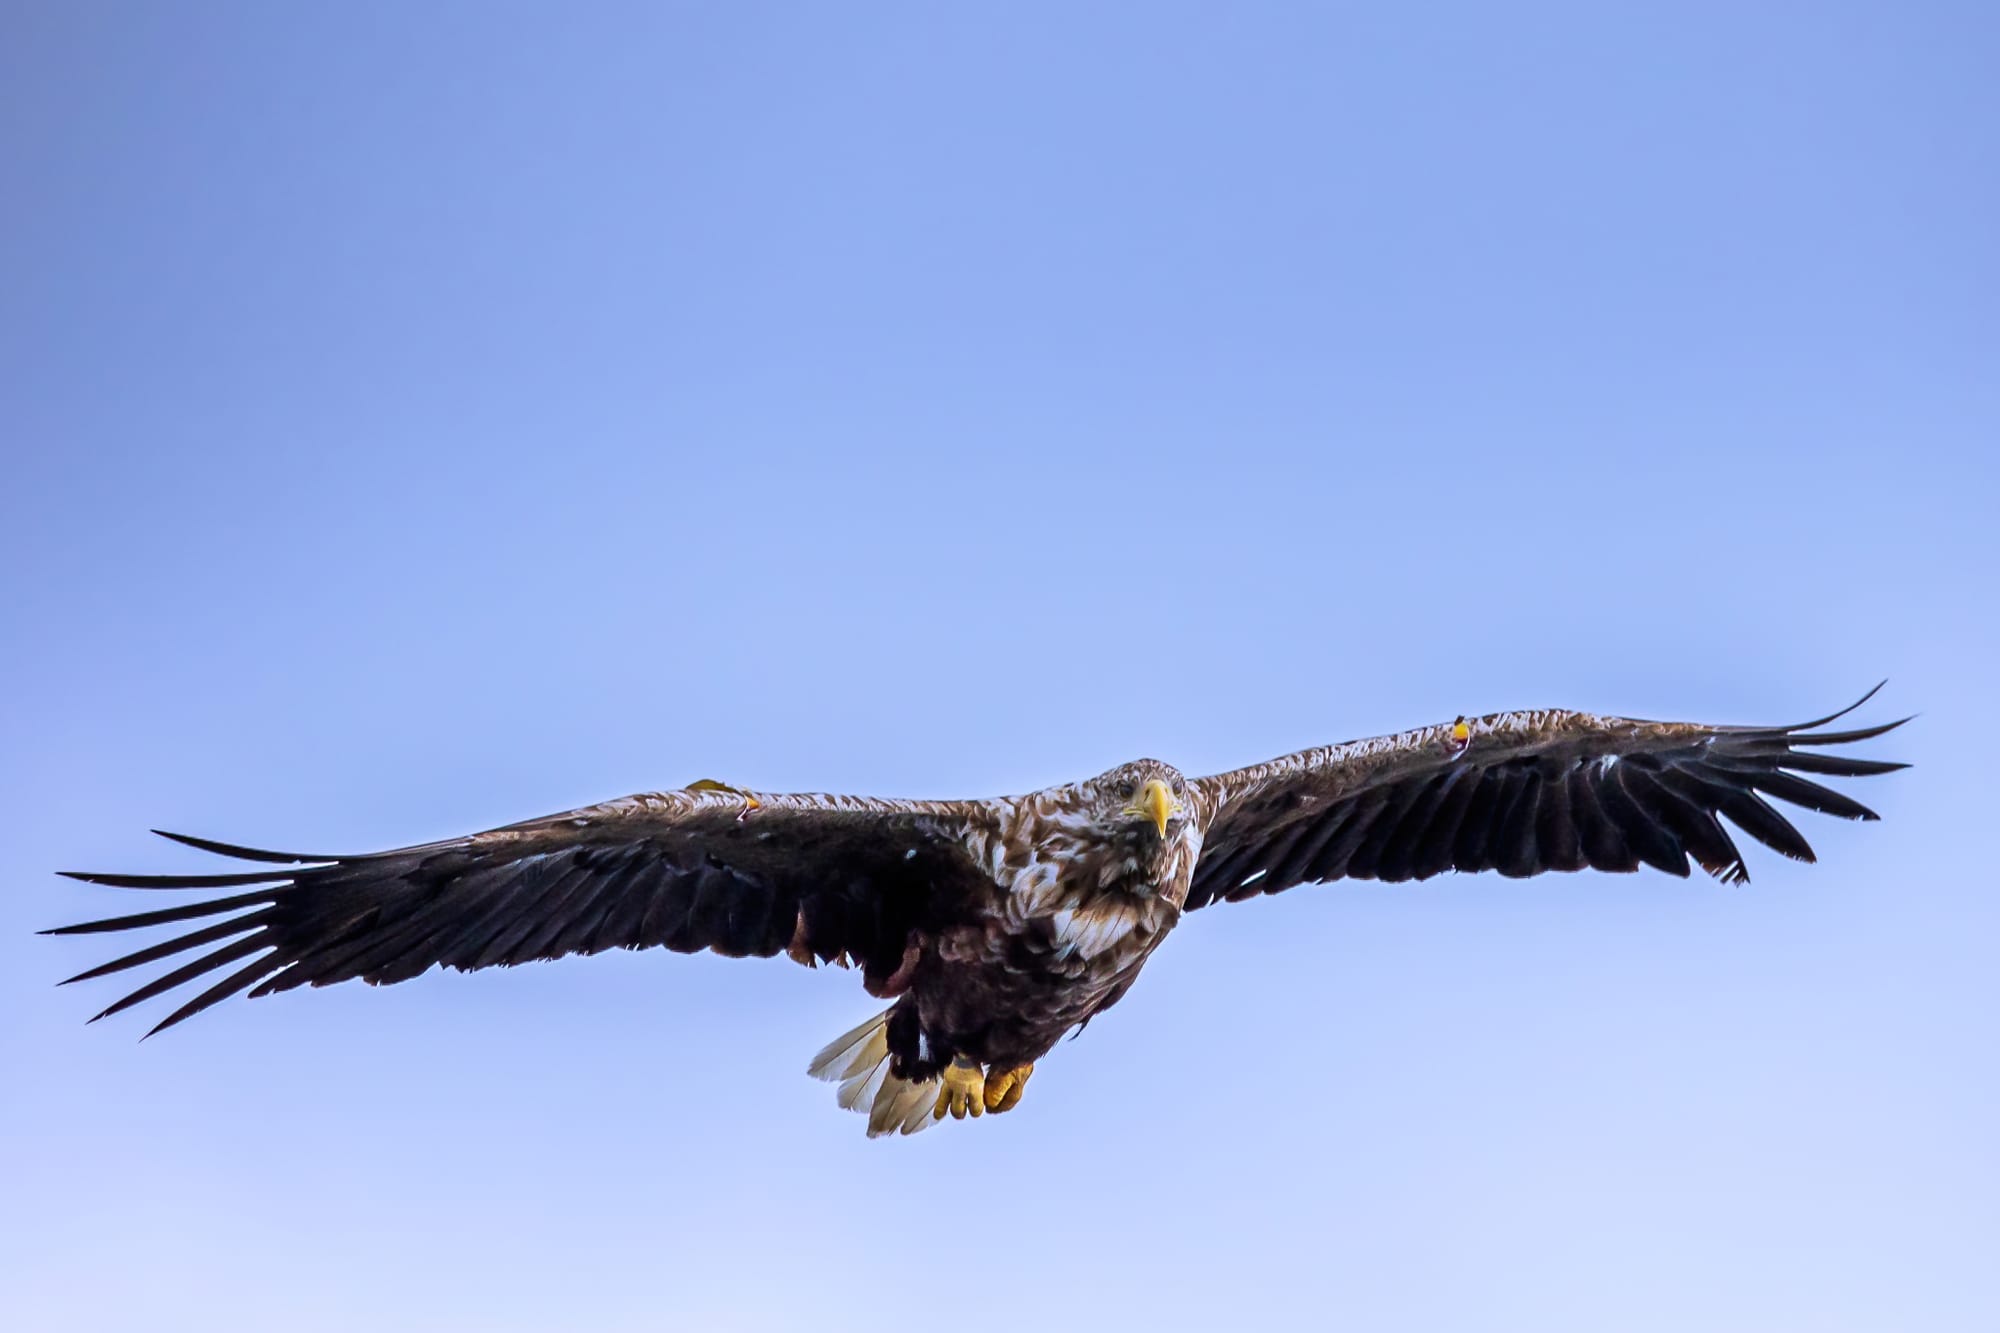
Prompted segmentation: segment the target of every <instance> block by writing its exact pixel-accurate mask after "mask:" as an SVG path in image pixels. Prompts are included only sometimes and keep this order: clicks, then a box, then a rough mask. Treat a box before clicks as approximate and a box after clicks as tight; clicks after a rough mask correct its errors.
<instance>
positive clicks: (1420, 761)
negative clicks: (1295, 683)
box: [1187, 685, 1908, 910]
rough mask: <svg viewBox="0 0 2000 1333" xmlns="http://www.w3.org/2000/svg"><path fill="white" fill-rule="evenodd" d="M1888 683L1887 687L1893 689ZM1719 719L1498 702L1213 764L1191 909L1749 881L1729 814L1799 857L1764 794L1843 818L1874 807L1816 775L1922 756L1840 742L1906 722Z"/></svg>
mask: <svg viewBox="0 0 2000 1333" xmlns="http://www.w3.org/2000/svg"><path fill="white" fill-rule="evenodd" d="M1880 688H1881V686H1879V685H1878V686H1876V687H1875V689H1877V690H1879V689H1880ZM1874 694H1875V690H1870V691H1869V692H1868V693H1867V694H1866V695H1863V696H1862V697H1861V699H1860V700H1858V701H1856V702H1855V703H1854V704H1852V705H1850V706H1849V707H1847V708H1844V709H1842V710H1841V711H1840V712H1838V713H1834V714H1831V715H1830V716H1827V717H1823V718H1818V719H1815V720H1814V721H1811V722H1804V723H1800V724H1798V725H1796V726H1789V727H1717V726H1704V725H1701V724H1698V723H1691V722H1645V721H1639V720H1636V719H1633V718H1623V717H1598V716H1595V715H1593V714H1590V713H1572V712H1564V711H1560V710H1540V711H1534V712H1520V713H1495V714H1492V715H1491V716H1488V717H1482V718H1460V719H1459V720H1458V721H1456V722H1450V723H1444V724H1442V725H1439V726H1434V727H1424V728H1421V729H1420V730H1417V731H1406V732H1403V733H1401V734H1399V735H1395V736H1381V737H1377V738H1375V739H1373V740H1365V741H1350V742H1348V743H1347V744H1345V745H1334V746H1327V747H1323V748H1321V749H1316V750H1303V751H1301V752H1299V753H1298V754H1294V755H1287V756H1285V757H1284V758H1282V759H1273V760H1271V761H1270V762H1269V763H1265V764H1257V765H1255V766H1253V767H1250V768H1240V769H1237V770H1235V771H1234V772H1231V773H1222V774H1218V775H1217V776H1215V777H1211V778H1203V779H1201V780H1200V781H1199V782H1198V783H1197V784H1196V788H1197V792H1198V795H1199V798H1200V799H1201V800H1202V801H1203V802H1204V803H1205V804H1206V806H1207V808H1208V809H1209V810H1211V811H1213V815H1212V818H1211V820H1210V823H1209V828H1208V834H1207V837H1206V839H1205V840H1204V842H1203V844H1202V857H1201V860H1200V862H1199V863H1198V864H1197V865H1196V867H1195V874H1194V884H1193V887H1192V888H1191V890H1190V891H1189V894H1188V900H1187V907H1188V909H1190V910H1192V909H1194V908H1197V907H1203V906H1206V905H1207V904H1209V903H1211V902H1214V901H1215V900H1216V899H1218V898H1226V899H1228V900H1230V901H1232V902H1235V901H1240V900H1242V899H1244V898H1251V897H1255V896H1256V895H1258V894H1260V893H1277V892H1280V891H1282V890H1284V889H1288V888H1291V887H1292V886H1293V885H1295V884H1305V883H1311V882H1315V881H1323V880H1332V879H1342V878H1349V879H1381V880H1406V879H1428V878H1429V877H1431V876H1432V875H1437V874H1441V873H1442V872H1444V871H1447V870H1464V871H1472V870H1497V871H1499V872H1500V873H1501V874H1503V875H1513V876H1525V875H1538V874H1540V873H1542V872H1543V871H1545V870H1582V869H1584V868H1585V867H1590V868H1592V869H1596V870H1636V869H1638V868H1639V866H1640V865H1641V864H1642V863H1643V864H1645V865H1650V866H1654V867H1656V868H1658V869H1660V870H1664V871H1666V872H1667V873H1669V874H1673V875H1683V876H1684V875H1686V874H1687V873H1688V857H1690V856H1692V857H1694V859H1695V860H1696V861H1698V862H1700V863H1701V866H1702V868H1703V869H1704V870H1707V871H1708V872H1709V873H1710V874H1712V875H1716V876H1718V877H1720V878H1722V879H1725V880H1728V881H1731V882H1736V883H1741V882H1746V881H1747V880H1748V879H1749V874H1748V872H1747V871H1746V870H1745V869H1744V866H1743V857H1742V854H1741V853H1740V852H1738V851H1737V849H1736V844H1735V842H1734V841H1733V840H1732V839H1731V838H1730V836H1729V833H1728V831H1727V830H1726V829H1724V827H1723V825H1722V823H1721V821H1720V820H1719V819H1718V818H1717V815H1724V816H1727V817H1728V819H1729V820H1730V822H1731V823H1733V824H1735V825H1736V827H1738V828H1739V829H1741V830H1743V831H1744V832H1746V833H1748V834H1749V835H1750V836H1751V837H1753V838H1755V839H1757V841H1759V842H1761V843H1763V844H1764V845H1765V846H1767V847H1772V848H1775V849H1776V850H1777V851H1779V852H1782V853H1784V854H1785V855H1786V856H1789V857H1792V858H1793V859H1795V860H1800V861H1810V860H1812V859H1813V852H1812V848H1811V847H1810V846H1808V845H1807V843H1806V840H1805V839H1804V838H1803V837H1801V836H1800V835H1799V831H1798V830H1797V829H1795V828H1793V827H1792V825H1791V823H1790V822H1789V821H1787V820H1786V819H1785V817H1784V816H1783V815H1781V814H1779V813H1778V811H1777V810H1776V809H1774V808H1773V807H1772V806H1771V804H1770V803H1769V802H1768V801H1766V800H1765V799H1764V798H1765V797H1767V796H1771V797H1776V798H1778V799H1779V800H1782V801H1787V802H1790V803H1791V804H1793V805H1800V806H1804V807H1805V808H1807V809H1809V810H1818V811H1820V812H1822V813H1824V814H1830V815H1838V816H1840V817H1841V818H1843V819H1874V818H1875V817H1876V816H1875V812H1874V811H1872V810H1870V809H1868V808H1867V807H1866V806H1863V805H1859V804H1857V803H1856V802H1854V801H1852V800H1849V799H1848V798H1847V797H1845V796H1842V795H1841V794H1840V793H1838V792H1835V791H1830V790H1828V789H1827V788H1825V787H1823V786H1820V785H1819V784H1818V783H1816V782H1810V781H1808V780H1807V779H1805V778H1803V777H1800V776H1799V775H1800V774H1801V773H1811V774H1816V775H1829V776H1834V777H1861V776H1864V775H1867V774H1871V773H1887V772H1890V771H1892V770H1894V769H1898V768H1904V767H1907V765H1904V764H1895V763H1885V762H1883V761H1880V760H1874V759H1856V758H1852V757H1850V756H1848V755H1844V754H1833V753H1827V752H1825V749H1824V747H1827V746H1835V745H1844V744H1847V743H1849V742H1851V741H1861V740H1866V739H1868V738H1869V737H1871V736H1879V735H1881V734H1882V733H1883V732H1885V731H1889V730H1891V729H1893V728H1895V727H1899V726H1901V725H1902V723H1903V722H1904V721H1908V719H1907V718H1905V719H1902V720H1900V721H1896V722H1889V723H1885V724H1883V725H1881V726H1874V727H1864V728H1861V729H1859V730H1854V731H1823V730H1816V728H1821V727H1824V726H1825V725H1826V724H1827V723H1829V722H1832V721H1833V720H1834V719H1836V718H1839V717H1842V716H1845V715H1846V714H1847V713H1849V712H1852V711H1853V710H1854V709H1855V708H1858V707H1860V706H1861V704H1863V703H1866V702H1867V701H1868V700H1869V699H1870V698H1872V697H1873V696H1874Z"/></svg>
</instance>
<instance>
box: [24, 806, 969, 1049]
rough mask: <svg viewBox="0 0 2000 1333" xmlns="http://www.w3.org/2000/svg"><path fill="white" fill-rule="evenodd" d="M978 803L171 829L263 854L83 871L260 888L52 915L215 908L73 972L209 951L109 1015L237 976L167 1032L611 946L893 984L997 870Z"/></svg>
mask: <svg viewBox="0 0 2000 1333" xmlns="http://www.w3.org/2000/svg"><path fill="white" fill-rule="evenodd" d="M981 817H982V808H981V807H980V806H979V805H978V804H977V803H973V802H914V801H912V802H903V801H881V800H869V799H864V798H858V797H840V796H771V795H758V796H757V797H756V798H755V805H754V807H753V805H752V804H751V802H750V801H749V800H746V798H745V794H743V793H737V792H733V791H729V790H728V789H712V790H701V791H688V792H664V793H655V794H651V795H645V796H635V797H629V798H626V799H624V800H620V801H612V802H608V803H606V804H604V805H600V806H592V807H589V808H587V809H583V810H576V811H571V812H569V813H567V814H563V815H554V816H551V817H549V818H547V819H540V820H534V821H530V822H528V823H525V824H516V825H511V826H509V827H507V828H504V829H495V830H492V831H490V832H487V833H480V834H474V835H472V836H471V837H466V838H456V839H451V840H448V841H445V842H438V843H431V844H428V845H425V846H422V847H410V848H404V849H402V850H399V851H392V852H380V853H375V854H372V855H367V856H302V855H301V856H293V855H289V854H286V853H281V852H269V851H263V850H260V849H256V848H248V847H236V846H231V845H229V844H227V843H217V842H210V841H208V840H206V839H200V838H190V837H186V836H184V835H176V834H166V835H164V836H167V837H171V838H174V839H175V840H176V841H179V842H185V843H188V844H190V845H191V846H195V847H198V848H201V849H203V850H206V851H211V852H216V853H219V854H221V855H224V856H230V857H234V858H236V859H237V860H240V861H253V862H258V863H261V864H262V865H263V866H264V867H265V868H263V869H259V870H254V871H247V872H241V873H235V874H221V875H99V874H78V873H72V874H71V878H74V879H80V880H84V881H86V882H88V883H93V884H106V885H113V886H118V887H123V888H134V889H220V888H244V887H246V886H252V885H254V886H256V887H254V888H250V889H249V891H248V892H240V893H231V894H227V895H224V896H221V897H207V898H203V899H202V900H200V901H197V902H192V903H184V904H181V905H179V906H175V907H168V908H164V909H161V910H157V911H148V912H140V913H137V914H135V915H130V916H120V917H112V918H110V919H108V920H103V921H90V922H85V923H83V924H81V925H75V926H64V927H60V928H58V929H56V930H51V931H47V932H44V933H46V934H51V935H74V934H89V933H93V932H99V931H125V930H135V929H140V928H143V927H149V926H161V925H171V924H176V923H180V922H198V923H200V924H199V925H198V927H197V928H196V929H194V930H191V931H189V932H187V933H185V934H181V935H176V936H174V937H173V938H171V939H167V940H164V941H162V942H160V943H157V944H153V945H150V946H148V947H147V948H143V949H140V950H138V951H137V952H134V953H130V954H126V955H125V956H123V957H121V958H117V959H114V960H113V961H111V962H108V963H105V964H103V965H101V966H98V967H94V968H91V969H90V970H89V971H87V972H84V973H82V974H80V975H78V976H75V977H72V978H70V980H71V981H83V980H87V979H89V978H92V977H100V976H104V975H107V974H109V973H113V972H122V971H124V970H126V969H128V968H133V967H141V966H144V965H145V964H148V963H155V962H160V961H163V960H165V959H169V958H173V957H176V956H178V955H182V954H188V953H191V952H192V953H193V957H192V959H191V961H188V962H186V963H185V964H183V965H182V966H180V967H177V968H175V969H173V970H171V971H169V972H167V973H165V974H164V975H162V976H160V977H158V978H156V979H154V980H153V981H151V982H149V983H147V984H146V985H144V986H141V987H140V988H139V989H138V990H136V991H133V992H132V993H131V994H129V995H127V996H125V997H123V998H122V999H120V1000H119V1001H118V1002H117V1003H115V1004H113V1005H112V1006H111V1007H109V1008H108V1009H106V1010H104V1011H103V1013H100V1014H99V1015H97V1017H98V1018H103V1017H105V1016H106V1015H109V1014H115V1013H117V1012H119V1011H120V1010H122V1009H126V1008H129V1007H130V1006H132V1005H135V1004H138V1003H141V1002H142V1001H145V1000H149V999H151V998H153V997H154V996H156V995H162V994H165V993H167V992H169V991H172V990H176V989H177V988H180V987H182V986H187V985H189V984H191V983H193V982H196V981H197V980H204V981H205V980H207V979H208V978H209V977H210V976H211V974H219V975H220V980H217V981H215V982H213V983H212V984H210V985H209V986H208V987H207V988H206V989H203V990H201V991H199V992H198V993H196V994H194V995H193V996H192V997H191V998H189V999H188V1000H187V1001H186V1002H185V1003H184V1004H182V1005H181V1006H180V1007H179V1008H178V1009H176V1010H174V1012H172V1013H171V1014H169V1015H168V1016H167V1017H166V1018H165V1019H164V1020H163V1021H162V1022H160V1023H159V1024H158V1025H157V1026H156V1027H155V1028H154V1029H153V1031H154V1032H157V1031H159V1030H161V1029H162V1028H167V1027H172V1026H173V1025H174V1024H175V1023H178V1022H180V1021H181V1020H182V1019H185V1018H187V1017H189V1016H191V1015H193V1014H196V1013H198V1012H200V1011H201V1010H203V1009H205V1008H207V1007H208V1006H210V1005H212V1004H214V1003H216V1002H217V1001H219V1000H222V999H225V998H227V997H228V996H231V995H234V994H236V993H238V992H240V991H244V990H248V991H249V992H250V994H251V995H253V996H256V995H265V994H269V993H271V992H273V991H281V990H290V989H292V988H293V987H296V986H304V985H314V986H324V985H327V984H329V983H332V982H336V981H346V980H349V979H352V978H355V977H359V978H361V979H363V980H365V981H369V982H373V983H378V984H386V983H389V982H396V981H404V980H407V979H409V978H411V977H414V976H417V975H418V974H419V973H422V972H424V971H426V970H428V969H429V968H431V967H433V966H437V965H442V966H445V967H455V968H459V969H462V970H470V969H473V968H480V967H506V966H511V965H513V964H515V963H524V962H528V961H530V960H532V959H541V958H559V957H562V956H564V955H567V954H591V953H598V952H600V951H602V950H605V949H612V948H624V949H643V948H649V947H653V946H660V947H664V948H667V949H672V950H676V951H679V952H682V953H693V952H697V951H700V950H704V949H709V950H714V951H715V952H717V953H720V954H726V955H729V956H732V957H741V956H746V955H755V956H758V957H769V956H770V955H773V954H776V953H779V952H781V951H784V952H789V953H790V954H791V955H792V956H793V957H795V958H797V959H798V960H799V961H800V962H809V961H813V960H818V961H832V960H835V959H843V960H846V959H852V960H853V961H855V962H857V963H859V964H860V965H861V967H862V968H863V970H864V976H865V978H866V979H867V980H868V981H869V982H870V983H871V984H873V985H880V984H882V983H883V982H884V981H886V980H887V978H888V977H889V976H890V974H891V973H893V972H894V971H895V969H896V968H897V966H898V965H899V964H900V963H901V961H902V957H903V950H904V947H905V944H906V941H907V939H908V937H909V934H910V932H911V931H912V930H913V929H923V928H930V927H934V926H935V925H937V924H938V923H939V922H940V921H943V920H949V919H951V918H953V917H954V916H955V915H956V914H957V913H960V912H962V911H964V910H967V907H968V905H969V904H970V903H972V902H973V901H974V900H975V896H976V895H977V894H978V893H979V891H980V886H981V884H982V882H983V876H982V875H981V873H980V872H979V870H978V869H977V868H976V867H975V866H974V865H973V863H972V861H971V859H970V856H969V854H968V853H967V851H966V847H965V844H964V842H963V840H962V839H963V835H964V834H965V832H966V831H967V829H968V828H969V827H971V826H972V825H973V824H975V823H977V822H978V821H979V820H980V819H981ZM211 918H221V919H219V920H212V919H211ZM235 964H241V966H240V967H236V968H235V970H226V969H230V968H231V967H232V965H235ZM253 988H254V989H253ZM92 1021H95V1020H92ZM148 1035H151V1034H150V1033H149V1034H148Z"/></svg>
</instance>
